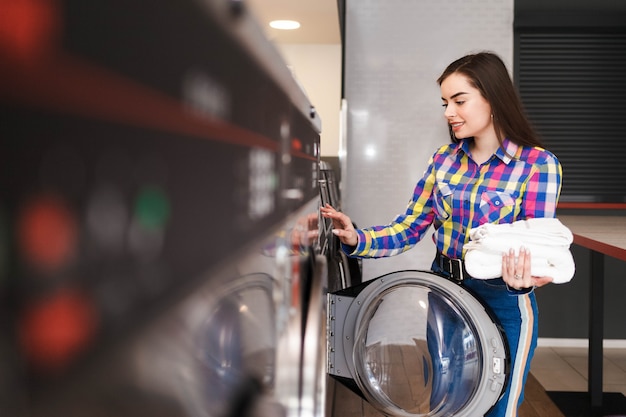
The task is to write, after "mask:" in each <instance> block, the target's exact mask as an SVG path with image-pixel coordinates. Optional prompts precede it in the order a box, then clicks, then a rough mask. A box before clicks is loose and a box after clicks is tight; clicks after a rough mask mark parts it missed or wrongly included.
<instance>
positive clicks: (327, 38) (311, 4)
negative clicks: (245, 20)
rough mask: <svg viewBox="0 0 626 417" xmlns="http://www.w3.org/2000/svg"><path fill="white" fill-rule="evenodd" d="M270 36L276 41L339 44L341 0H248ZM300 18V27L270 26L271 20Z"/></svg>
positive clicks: (247, 2) (298, 19) (248, 3)
mask: <svg viewBox="0 0 626 417" xmlns="http://www.w3.org/2000/svg"><path fill="white" fill-rule="evenodd" d="M245 4H247V5H248V6H249V7H250V9H251V10H252V13H253V14H254V15H255V16H256V19H257V21H258V22H259V24H260V26H262V27H263V29H264V30H265V32H266V34H267V37H268V38H269V39H270V40H271V41H273V42H275V43H319V44H339V43H341V37H340V34H339V13H338V7H337V0H311V1H307V0H246V2H245ZM278 19H281V20H282V19H290V20H297V21H298V22H300V24H301V26H300V28H299V29H296V30H278V29H272V28H271V27H269V22H270V21H271V20H278Z"/></svg>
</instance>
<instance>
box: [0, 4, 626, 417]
mask: <svg viewBox="0 0 626 417" xmlns="http://www.w3.org/2000/svg"><path fill="white" fill-rule="evenodd" d="M276 20H294V21H297V22H299V27H298V28H295V29H288V30H283V29H277V28H274V27H271V26H270V22H272V21H276ZM480 51H492V52H495V53H497V54H498V55H499V56H500V57H501V58H502V59H503V61H504V63H505V64H506V66H507V68H508V69H509V70H510V75H511V77H512V79H513V81H514V84H515V86H516V88H517V89H518V91H519V94H520V97H521V99H522V102H523V103H524V106H525V108H526V111H527V113H528V115H529V118H530V119H531V121H532V123H533V124H534V125H535V126H536V128H537V130H538V132H539V133H540V134H541V136H542V138H543V140H544V142H545V143H546V145H547V147H548V148H550V149H551V150H552V151H553V152H554V153H555V154H556V155H557V156H558V157H559V161H560V162H561V164H562V166H563V188H562V191H561V197H560V200H559V204H558V207H557V217H558V218H560V219H562V221H563V223H564V224H565V225H566V226H570V228H571V230H572V232H573V235H574V241H573V243H572V245H571V253H572V255H573V258H574V260H575V263H576V272H575V274H574V277H573V279H572V280H571V281H570V282H568V283H566V284H551V285H547V286H545V287H541V288H537V289H535V294H536V297H537V300H538V304H539V310H540V315H539V340H538V347H537V350H536V352H535V355H534V357H533V358H532V363H531V370H530V375H529V378H528V381H527V384H526V394H525V400H524V403H523V404H522V406H521V408H520V411H519V414H518V415H519V416H520V417H535V416H537V417H579V416H584V417H587V416H589V417H595V416H603V417H609V416H611V417H616V416H626V397H625V396H626V325H625V321H624V317H626V303H624V301H623V298H624V297H623V294H624V293H626V277H625V272H624V271H626V238H625V236H626V182H625V181H624V179H625V178H626V164H625V163H624V161H626V141H625V140H624V132H625V131H626V100H624V97H625V96H626V77H625V72H624V67H625V65H626V2H619V1H613V0H593V1H592V0H549V1H545V0H438V1H435V0H385V1H375V0H317V1H312V2H306V1H303V0H176V1H166V2H146V1H145V0H125V1H118V0H110V1H101V0H92V1H81V0H0V161H1V164H0V170H1V175H0V317H1V319H0V416H3V417H4V416H7V417H61V416H63V417H92V416H93V417H130V416H133V417H135V416H152V417H161V416H164V417H270V416H271V417H357V416H368V417H384V416H389V417H392V416H405V417H410V416H429V417H443V416H460V417H463V416H467V417H476V416H482V415H484V414H485V413H487V412H488V411H489V410H490V409H491V407H492V406H493V404H494V403H495V402H496V401H497V400H498V398H499V396H500V395H501V393H502V391H503V389H504V388H505V385H506V383H505V382H504V381H505V378H506V375H507V372H508V363H509V358H508V347H507V345H506V341H504V339H503V336H502V334H501V331H500V329H499V326H498V323H496V322H495V320H493V318H492V317H491V316H490V314H488V312H486V311H485V307H484V306H483V305H482V304H481V303H480V302H479V301H477V300H476V299H475V298H474V297H473V296H472V295H471V294H468V293H466V292H464V291H462V290H461V289H460V288H461V287H460V286H459V285H457V284H456V283H453V282H451V281H448V280H445V279H443V278H441V277H439V276H436V275H434V274H433V273H431V272H430V267H431V263H432V260H433V256H434V255H435V253H436V249H435V247H434V244H433V241H432V239H431V238H430V236H431V234H432V229H431V231H429V232H428V235H427V237H425V238H424V239H423V240H422V241H421V242H420V243H418V244H417V245H416V246H415V247H414V248H413V249H411V250H410V251H407V252H405V253H403V254H400V255H397V256H392V257H388V258H382V259H376V260H373V259H356V258H351V257H349V256H347V255H346V254H345V253H344V252H343V251H342V250H341V245H340V242H339V240H338V238H337V237H336V236H335V235H334V234H333V232H332V229H333V225H332V223H331V222H330V221H329V220H328V219H325V218H323V217H322V216H321V215H320V212H319V208H320V206H322V205H324V204H327V203H328V204H331V205H333V206H334V207H335V208H337V209H339V210H341V211H344V212H346V213H348V214H349V215H350V217H351V219H352V220H353V222H354V223H355V225H356V226H357V227H365V226H369V225H374V224H385V223H387V222H388V221H390V220H391V219H392V218H393V217H394V216H395V215H397V214H398V213H400V212H402V211H403V210H404V209H405V208H406V202H407V199H408V198H410V196H411V193H412V191H413V188H414V186H415V183H416V181H417V180H418V179H419V178H420V177H421V176H422V174H423V173H424V171H425V169H426V166H427V162H428V159H429V157H430V156H431V155H432V153H433V151H434V150H435V149H437V148H438V147H439V146H441V145H444V144H446V143H448V142H449V141H450V136H449V131H448V126H447V125H446V122H445V119H444V117H443V110H442V107H441V98H440V96H441V92H440V88H439V85H438V84H437V78H438V77H439V75H440V74H441V72H442V71H443V69H444V68H445V67H446V66H447V65H448V63H450V62H452V61H453V60H455V59H456V58H458V57H460V56H463V55H465V54H468V53H475V52H480ZM416 300H418V301H416ZM451 323H453V325H454V326H457V331H456V332H455V336H454V338H453V339H450V340H448V339H446V340H444V338H445V337H446V336H445V335H443V334H442V333H438V332H437V331H436V329H437V328H441V327H443V326H444V325H446V326H447V325H450V324H451ZM434 341H435V342H437V343H438V345H439V348H438V349H439V350H438V351H437V352H436V353H435V352H433V345H434V344H435V343H434ZM459 351H461V352H462V354H460V355H459V354H458V352H459Z"/></svg>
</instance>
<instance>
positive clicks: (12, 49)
mask: <svg viewBox="0 0 626 417" xmlns="http://www.w3.org/2000/svg"><path fill="white" fill-rule="evenodd" d="M0 10H2V12H1V13H0V51H1V50H2V49H6V50H8V53H9V55H13V56H14V57H15V58H17V59H18V60H20V61H32V60H33V59H34V58H37V57H39V56H41V55H43V54H44V53H45V52H46V49H49V48H50V47H51V43H52V41H53V40H54V39H55V38H56V36H55V35H56V32H57V31H58V28H59V22H58V16H57V13H56V2H55V1H52V0H0Z"/></svg>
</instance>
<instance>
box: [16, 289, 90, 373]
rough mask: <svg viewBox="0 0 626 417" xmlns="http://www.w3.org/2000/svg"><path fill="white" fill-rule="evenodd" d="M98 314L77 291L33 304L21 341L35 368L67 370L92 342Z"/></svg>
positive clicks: (22, 330) (64, 291) (28, 313)
mask: <svg viewBox="0 0 626 417" xmlns="http://www.w3.org/2000/svg"><path fill="white" fill-rule="evenodd" d="M95 328H96V314H95V310H94V308H93V307H92V305H91V303H89V302H88V301H87V299H86V298H84V297H83V296H82V295H81V294H79V293H78V292H76V291H71V290H63V291H60V292H58V293H56V294H54V295H52V296H49V297H47V298H44V299H42V300H40V301H37V302H35V303H34V304H33V305H31V306H30V307H29V308H28V309H27V310H26V311H25V313H24V315H23V316H22V320H21V321H20V327H19V331H20V342H21V345H22V348H23V350H24V353H25V355H26V357H27V358H28V360H29V362H31V363H32V364H33V365H34V366H35V367H37V368H39V369H43V370H48V371H53V370H58V369H60V368H63V367H64V366H66V365H67V364H69V362H70V361H71V360H72V359H73V358H74V357H75V356H76V355H77V354H78V353H80V352H81V351H82V350H84V348H85V347H87V345H88V344H89V342H90V341H91V340H92V338H93V335H94V333H95Z"/></svg>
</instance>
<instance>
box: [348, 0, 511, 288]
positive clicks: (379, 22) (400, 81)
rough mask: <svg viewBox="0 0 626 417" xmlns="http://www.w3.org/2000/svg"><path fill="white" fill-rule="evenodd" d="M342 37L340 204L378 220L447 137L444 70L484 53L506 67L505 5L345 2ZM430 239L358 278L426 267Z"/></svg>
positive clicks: (371, 263) (356, 217)
mask: <svg viewBox="0 0 626 417" xmlns="http://www.w3.org/2000/svg"><path fill="white" fill-rule="evenodd" d="M345 39H346V46H345V64H344V65H345V66H344V71H345V79H344V83H345V84H344V88H345V98H346V101H347V115H346V119H347V120H346V123H345V124H344V128H345V132H344V134H345V138H346V140H345V143H344V145H343V146H344V149H342V150H340V155H341V154H342V151H344V152H345V154H346V157H345V158H344V159H343V161H342V168H343V172H342V177H343V180H342V195H343V207H344V211H345V212H346V213H347V214H348V215H350V216H351V218H352V220H353V221H354V222H355V223H356V224H357V226H360V227H365V226H370V225H374V224H377V225H378V224H386V223H387V222H388V221H390V220H391V219H392V218H393V217H394V216H395V215H396V214H399V213H401V212H403V211H404V210H405V207H406V204H407V202H408V199H409V198H410V197H411V194H412V191H413V188H414V186H415V183H416V182H417V181H418V179H419V178H420V177H421V175H422V173H423V172H424V170H425V168H426V163H427V161H428V158H429V157H430V156H431V155H432V154H433V152H434V151H435V150H436V148H437V147H438V146H440V145H443V144H445V143H447V142H448V141H449V136H448V132H447V128H446V124H445V121H444V118H443V107H441V99H440V96H441V94H440V91H439V86H438V85H437V83H436V79H437V78H438V77H439V75H440V74H441V72H442V71H443V70H444V69H445V67H446V66H447V65H448V64H449V63H450V62H452V61H454V60H455V59H457V58H459V57H461V56H463V55H465V54H467V53H471V52H477V51H481V50H490V51H493V52H496V53H498V54H499V55H500V56H501V57H502V58H503V60H504V61H505V63H506V64H507V66H508V67H509V69H510V70H512V59H513V0H385V1H380V0H348V1H347V4H346V38H345ZM431 234H432V232H429V233H428V235H427V237H426V238H425V239H424V240H423V241H422V242H420V243H419V244H418V245H417V246H416V247H415V248H414V249H413V250H411V251H409V252H407V253H405V254H402V255H399V256H396V257H393V258H388V259H380V260H366V261H364V262H363V272H364V279H370V278H373V277H376V276H379V275H381V274H384V273H386V272H391V271H397V270H400V269H429V268H430V263H431V261H432V258H433V255H434V251H435V249H434V245H433V243H432V240H431Z"/></svg>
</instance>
